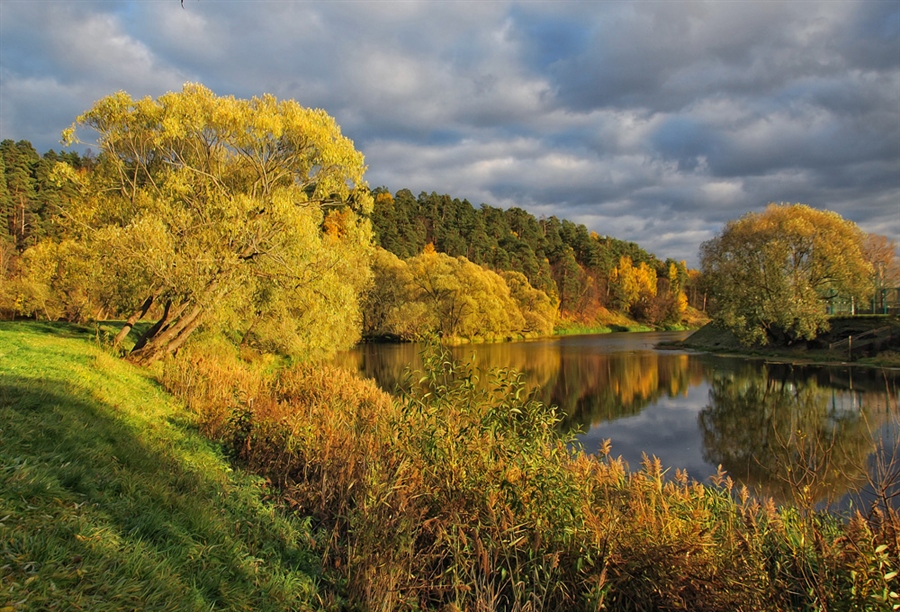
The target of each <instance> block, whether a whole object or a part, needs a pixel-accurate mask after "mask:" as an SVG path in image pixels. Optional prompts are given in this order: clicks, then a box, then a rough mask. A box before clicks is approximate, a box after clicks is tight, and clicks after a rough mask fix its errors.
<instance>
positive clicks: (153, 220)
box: [63, 84, 371, 363]
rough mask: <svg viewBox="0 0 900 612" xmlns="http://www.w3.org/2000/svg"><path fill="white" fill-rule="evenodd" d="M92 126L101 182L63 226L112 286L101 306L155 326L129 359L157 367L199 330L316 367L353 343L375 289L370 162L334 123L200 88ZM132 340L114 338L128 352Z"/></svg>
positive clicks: (99, 118) (141, 104)
mask: <svg viewBox="0 0 900 612" xmlns="http://www.w3.org/2000/svg"><path fill="white" fill-rule="evenodd" d="M79 126H81V127H85V128H90V129H91V130H94V131H95V132H96V134H97V135H98V140H97V143H96V146H98V147H99V150H100V151H101V155H100V165H99V169H98V171H97V172H95V173H94V174H93V175H91V176H90V177H89V178H84V177H74V176H73V177H72V178H73V180H80V181H81V187H82V197H81V198H79V199H78V200H77V201H76V202H74V203H73V204H72V206H70V207H69V209H68V210H67V211H66V214H67V215H68V217H69V219H70V221H71V224H72V228H73V230H74V231H75V232H76V233H78V234H79V239H81V240H83V241H84V242H86V243H87V244H89V245H90V252H91V253H92V257H93V258H94V260H95V262H96V264H97V265H98V266H100V268H101V269H102V270H103V272H104V274H105V275H106V279H107V280H106V283H105V286H106V289H105V299H106V301H107V303H109V304H111V306H112V307H113V308H114V309H115V310H118V311H119V312H121V313H128V314H130V315H131V316H130V317H129V319H128V324H127V325H126V327H125V329H124V330H123V335H124V334H125V333H127V332H128V330H129V328H130V327H131V325H133V324H134V322H135V321H136V320H137V319H138V318H139V317H141V316H142V315H144V314H146V313H147V312H148V310H149V311H150V312H151V313H156V314H157V315H158V316H157V317H156V319H155V320H156V322H155V324H154V325H153V326H152V327H150V328H149V329H148V330H147V331H146V333H144V334H143V335H142V336H141V337H140V338H139V339H138V341H137V343H136V344H135V346H134V348H133V350H132V352H131V353H130V355H129V359H131V360H132V361H135V362H138V363H149V362H151V361H154V360H156V359H158V358H159V357H161V356H163V355H165V354H166V353H169V352H172V351H174V350H176V349H177V348H178V347H180V346H181V345H182V344H183V343H184V342H185V340H186V339H187V338H188V337H189V336H190V335H191V333H192V332H194V331H195V330H196V329H198V328H199V327H200V326H201V325H209V326H216V327H218V328H220V329H222V330H223V331H225V332H227V333H229V334H230V335H231V336H232V337H233V338H235V339H236V340H242V341H244V342H255V343H258V344H260V345H263V346H264V347H265V348H268V349H270V350H278V351H281V352H284V353H288V354H291V355H300V356H311V355H315V354H319V353H325V352H328V351H330V350H333V349H335V348H338V347H343V346H348V345H350V344H352V343H353V342H355V341H356V340H357V338H358V335H359V330H360V319H361V316H360V309H359V304H358V296H359V293H360V292H361V291H362V290H364V289H365V288H366V286H367V284H368V283H369V281H370V272H369V269H368V265H367V260H368V256H369V249H370V248H371V231H370V229H369V226H368V221H366V220H365V219H364V217H363V216H357V213H358V212H367V211H368V210H369V209H370V208H371V197H370V195H369V193H368V190H367V187H366V184H365V182H364V180H363V173H364V171H365V166H364V163H363V156H362V154H361V153H359V152H358V151H356V149H355V148H354V146H353V143H352V142H351V141H350V140H349V139H347V138H345V137H344V136H342V135H341V131H340V128H339V127H338V125H337V124H336V123H335V121H334V119H333V118H332V117H330V116H329V115H327V114H326V113H325V112H324V111H321V110H311V109H307V108H303V107H302V106H300V105H299V104H297V103H296V102H294V101H292V100H287V101H278V100H276V99H275V98H274V97H272V96H270V95H264V96H262V97H259V98H253V99H250V100H242V99H235V98H233V97H217V96H216V95H214V94H213V93H212V92H211V91H210V90H209V89H207V88H205V87H203V86H202V85H196V84H187V85H185V86H184V89H183V90H182V91H181V92H176V93H167V94H165V95H163V96H160V97H159V98H157V99H155V100H154V99H151V98H144V99H141V100H134V99H132V98H131V97H130V96H129V95H128V94H126V93H123V92H120V93H116V94H114V95H111V96H109V97H107V98H104V99H102V100H100V101H99V102H97V103H96V104H95V105H94V107H93V108H91V109H90V110H88V111H87V112H86V113H84V114H83V115H81V116H80V117H79V118H78V119H77V122H76V123H75V124H73V125H72V127H71V128H69V129H68V130H66V131H65V132H64V133H63V138H64V140H66V141H67V142H69V143H71V142H74V141H75V140H76V135H75V134H76V129H77V128H78V127H79ZM120 339H121V338H118V339H117V341H118V340H120Z"/></svg>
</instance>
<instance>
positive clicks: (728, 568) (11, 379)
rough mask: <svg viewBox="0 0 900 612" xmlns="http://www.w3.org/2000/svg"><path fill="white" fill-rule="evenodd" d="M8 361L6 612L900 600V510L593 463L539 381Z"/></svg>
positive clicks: (52, 353)
mask: <svg viewBox="0 0 900 612" xmlns="http://www.w3.org/2000/svg"><path fill="white" fill-rule="evenodd" d="M0 357H2V358H0V376H2V381H3V385H2V387H0V439H2V442H3V444H0V503H2V508H0V517H2V519H0V538H2V539H0V543H2V544H0V555H3V557H2V563H0V567H2V569H3V574H2V582H0V588H2V589H3V590H2V591H0V609H3V610H4V612H5V610H6V609H7V608H9V609H12V610H43V609H50V608H51V605H52V604H57V605H59V606H60V607H64V608H65V607H68V608H72V609H78V608H85V609H87V608H89V609H100V610H103V609H107V610H116V609H133V608H142V609H185V610H200V609H210V608H213V607H215V608H216V609H222V610H242V609H251V608H252V609H261V610H266V609H270V610H280V609H300V610H303V609H326V610H340V609H360V610H362V609H365V610H374V609H385V610H387V609H390V610H473V611H474V610H497V609H506V610H523V609H526V608H527V609H532V610H535V611H539V610H556V609H571V610H589V609H590V610H593V609H600V608H605V609H610V610H626V609H627V610H651V609H704V610H711V611H715V610H723V611H724V610H751V609H753V610H782V609H800V608H805V607H806V608H816V607H819V608H821V607H825V606H827V607H829V609H831V608H834V609H852V608H854V607H855V608H859V609H865V607H866V606H867V605H869V604H872V605H876V606H877V605H887V604H888V599H889V597H890V593H891V592H892V591H898V590H900V589H898V580H897V576H896V574H893V573H892V572H893V569H892V568H896V567H898V566H900V562H898V548H900V545H898V542H897V541H896V531H895V530H896V527H897V526H898V521H900V518H898V517H896V516H895V515H894V514H891V513H890V511H889V512H888V513H887V514H880V515H877V516H874V517H870V518H869V519H867V518H865V517H862V516H857V517H856V518H855V519H853V520H852V521H850V522H843V521H842V520H840V519H838V518H836V517H834V516H831V515H827V514H819V513H816V512H813V511H811V509H810V508H805V507H802V506H800V507H782V508H776V507H775V506H774V504H771V503H765V502H763V503H759V502H758V501H757V500H754V499H751V498H750V496H749V495H745V494H743V493H741V492H740V491H737V490H735V488H734V487H733V483H732V482H731V480H730V479H729V478H728V477H727V475H725V474H720V475H719V477H718V478H717V479H716V480H715V482H714V484H713V485H711V486H706V485H702V484H698V483H696V482H690V481H689V480H688V478H687V477H686V475H684V474H682V473H677V475H676V477H675V478H670V477H668V476H666V468H664V467H663V466H662V465H660V463H659V462H658V461H655V460H653V459H650V458H647V459H646V460H645V462H644V464H643V465H642V466H640V469H638V470H637V471H633V472H632V471H629V470H628V469H627V468H626V466H625V465H624V464H623V462H622V461H621V460H619V459H617V458H615V457H613V456H611V455H610V453H609V452H606V453H601V454H600V455H599V456H588V455H585V454H584V453H579V452H573V451H572V449H571V448H570V447H569V446H568V444H567V443H568V440H566V439H564V438H562V437H560V436H559V434H558V433H557V431H556V429H555V426H554V425H555V422H556V420H557V419H558V416H557V415H556V413H555V411H554V409H552V408H550V407H547V406H545V405H543V404H541V403H540V402H536V401H535V400H533V399H532V398H530V397H529V395H528V394H527V393H525V392H524V387H523V383H522V381H521V379H520V378H519V377H518V375H516V374H515V373H513V372H497V373H495V374H494V376H493V378H492V379H491V382H490V388H488V389H481V388H479V387H478V386H476V385H474V384H473V380H475V379H477V378H478V377H479V376H480V375H481V373H479V372H477V371H475V370H473V369H472V368H471V367H470V366H466V365H463V364H458V363H454V362H453V360H452V359H451V358H449V356H448V354H447V352H446V351H445V350H444V349H442V348H441V347H432V353H431V354H430V356H426V367H425V368H424V370H423V372H422V373H421V381H422V384H423V385H424V388H423V389H422V390H420V391H419V390H417V391H415V392H413V394H410V395H405V396H403V397H391V396H389V395H387V394H385V393H383V392H381V391H379V390H378V389H377V388H375V386H374V384H372V383H371V382H369V381H364V380H361V379H359V378H356V377H355V376H353V375H350V374H349V373H347V372H345V371H341V370H339V369H337V368H333V367H329V366H308V365H306V366H295V367H290V368H279V369H277V370H275V369H273V368H272V367H271V366H272V361H271V359H270V358H268V357H267V356H265V355H251V354H247V353H245V354H239V353H238V351H237V350H236V349H234V348H233V347H230V346H229V345H228V344H227V343H224V342H221V341H219V342H214V341H210V340H209V339H207V341H206V343H195V344H193V345H189V346H187V347H185V348H184V349H183V350H182V351H181V352H180V353H179V355H178V356H177V357H176V358H174V359H170V360H167V361H166V362H165V363H163V364H159V366H158V367H157V368H155V369H154V370H149V371H148V370H144V369H138V368H135V367H133V366H131V365H129V364H127V363H124V362H122V361H121V360H118V359H116V358H115V357H113V356H111V355H110V354H108V353H107V352H106V351H105V350H104V348H103V346H102V342H97V339H96V336H95V335H94V334H92V332H91V330H85V329H83V328H74V327H72V326H58V325H46V324H37V323H15V324H0ZM157 381H158V382H157ZM160 385H162V387H161V386H160ZM164 389H165V390H164ZM166 390H167V391H168V392H167V391H166ZM169 393H172V394H173V395H169ZM201 432H202V433H203V434H204V436H206V437H207V438H208V439H209V440H212V441H213V442H209V441H208V440H206V439H204V438H203V437H201V436H200V435H199V434H200V433H201ZM225 457H227V458H229V461H226V460H225ZM798 499H799V498H798ZM891 529H894V531H891ZM891 534H893V535H891ZM891 538H893V539H891ZM166 597H168V598H169V599H165V598H166ZM54 598H55V599H54ZM129 598H130V599H129ZM876 598H881V599H880V600H876Z"/></svg>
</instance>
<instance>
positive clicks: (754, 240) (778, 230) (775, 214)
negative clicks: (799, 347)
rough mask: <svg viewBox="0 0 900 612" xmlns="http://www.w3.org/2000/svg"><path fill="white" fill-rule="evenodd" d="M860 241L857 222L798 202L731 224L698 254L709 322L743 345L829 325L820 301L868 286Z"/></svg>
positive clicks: (804, 334) (811, 333) (859, 293)
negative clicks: (708, 304)
mask: <svg viewBox="0 0 900 612" xmlns="http://www.w3.org/2000/svg"><path fill="white" fill-rule="evenodd" d="M864 240H865V234H864V233H863V232H862V231H861V230H860V229H859V228H858V227H857V226H856V224H854V223H852V222H850V221H846V220H845V219H843V218H842V217H841V216H840V215H838V214H837V213H835V212H830V211H823V210H817V209H814V208H811V207H809V206H805V205H802V204H791V205H785V204H781V205H780V204H770V205H769V206H768V207H767V208H766V209H765V210H764V211H763V212H762V213H749V214H747V215H745V216H743V217H741V218H740V219H737V220H734V221H730V222H729V223H727V224H726V225H725V228H724V229H723V231H722V233H721V234H720V235H719V236H717V237H715V238H713V239H712V240H710V241H709V242H706V243H704V244H703V245H702V247H701V252H700V257H701V266H702V270H703V273H704V275H705V276H706V277H707V281H708V285H709V287H710V290H711V292H712V297H713V298H714V300H715V304H714V311H713V312H712V315H713V317H714V319H715V320H716V321H717V322H719V323H720V324H722V325H723V326H725V327H726V328H729V329H731V330H732V331H733V332H734V333H735V334H736V335H737V336H738V338H740V340H741V341H742V342H744V343H745V344H748V345H749V344H766V343H769V342H787V343H790V342H793V341H796V340H798V339H801V338H803V339H812V338H815V337H816V335H817V334H819V333H820V332H821V331H823V330H825V329H827V327H828V319H827V317H826V314H825V307H824V303H823V300H824V299H825V298H828V297H831V296H834V295H838V294H840V295H845V296H855V297H857V298H863V297H864V296H866V295H867V294H868V292H869V291H870V284H869V279H870V275H871V265H870V264H869V263H868V262H867V261H866V259H865V257H864V256H863V243H864Z"/></svg>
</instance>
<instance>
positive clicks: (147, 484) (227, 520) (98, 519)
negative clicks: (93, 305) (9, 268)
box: [0, 322, 319, 612]
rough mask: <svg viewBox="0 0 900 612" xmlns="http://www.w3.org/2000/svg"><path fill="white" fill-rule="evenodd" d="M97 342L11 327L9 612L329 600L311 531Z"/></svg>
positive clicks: (5, 357) (6, 375) (2, 374)
mask: <svg viewBox="0 0 900 612" xmlns="http://www.w3.org/2000/svg"><path fill="white" fill-rule="evenodd" d="M93 338H94V331H93V330H92V329H87V328H76V327H72V326H68V325H54V324H47V323H33V322H15V323H10V322H5V323H3V322H0V612H11V611H13V610H132V609H141V610H212V609H216V610H288V609H290V610H296V609H311V608H315V607H318V606H317V602H318V597H317V585H316V580H315V576H316V575H317V571H318V570H317V558H318V556H319V555H317V554H316V553H315V552H314V547H315V542H314V540H313V538H312V536H311V535H310V529H309V527H308V525H307V524H306V523H305V522H303V521H302V520H300V519H297V518H291V517H290V516H289V515H287V514H283V513H281V512H279V511H277V509H275V508H274V507H273V506H272V505H271V504H267V503H264V501H263V499H264V497H265V494H266V488H265V484H264V483H263V482H262V481H260V480H259V479H255V478H253V477H250V476H247V475H244V474H239V473H238V472H235V471H232V470H231V469H230V468H229V467H228V464H227V462H226V461H225V460H224V458H223V457H222V456H221V453H220V452H219V450H218V449H217V447H216V446H215V445H213V444H211V443H210V442H208V441H207V440H206V439H204V438H203V437H201V436H200V434H199V433H198V432H197V431H196V428H195V427H194V424H193V419H192V417H191V416H190V415H189V414H186V413H185V412H184V409H183V408H180V407H179V405H178V404H177V403H176V402H175V401H173V400H172V399H171V397H170V396H168V395H167V394H166V393H165V392H163V391H162V390H161V389H160V388H159V386H158V385H157V383H156V382H154V381H153V380H152V378H150V377H149V376H148V375H147V374H146V373H145V372H144V371H142V370H139V369H137V368H134V367H132V366H130V365H129V364H127V363H125V362H123V361H122V360H120V359H117V358H115V357H113V356H111V355H109V354H107V353H106V352H104V351H103V350H102V349H101V348H100V346H99V345H98V343H97V342H96V341H94V340H93Z"/></svg>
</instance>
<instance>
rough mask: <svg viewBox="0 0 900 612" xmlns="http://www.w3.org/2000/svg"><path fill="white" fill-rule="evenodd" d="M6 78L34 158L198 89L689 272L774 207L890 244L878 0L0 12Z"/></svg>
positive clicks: (895, 177) (893, 212) (892, 219)
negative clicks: (287, 106) (111, 110)
mask: <svg viewBox="0 0 900 612" xmlns="http://www.w3.org/2000/svg"><path fill="white" fill-rule="evenodd" d="M48 5H52V10H47V6H48ZM0 80H2V87H0V137H3V138H14V139H19V138H24V139H28V140H31V141H32V142H33V143H35V146H36V147H37V148H38V149H39V150H45V149H47V148H50V147H58V143H57V139H58V134H59V131H60V130H61V129H62V128H63V127H65V126H66V125H68V124H69V123H71V121H72V120H73V119H74V118H75V116H77V115H78V114H79V113H80V112H82V111H84V110H85V109H86V108H88V107H89V106H90V105H91V104H92V103H93V101H94V100H96V99H98V98H99V97H102V96H104V95H108V94H110V93H112V92H114V91H116V90H119V89H124V90H126V91H128V92H129V93H131V94H132V95H134V96H144V95H151V96H157V95H160V94H162V93H164V92H165V91H168V90H173V89H174V90H177V89H180V87H181V85H182V84H183V83H184V82H185V81H198V82H202V83H204V84H205V85H207V86H209V87H210V88H211V89H213V91H215V92H216V93H218V94H220V95H235V96H239V97H250V96H253V95H258V94H261V93H263V92H269V93H273V94H275V95H276V96H279V97H282V98H294V99H297V100H298V101H299V102H300V103H301V104H304V105H306V106H311V107H319V108H324V109H325V110H326V111H328V112H329V113H330V114H332V115H333V116H334V117H335V118H336V119H337V121H338V123H339V124H340V125H341V127H342V130H343V132H344V133H345V134H346V135H347V136H349V137H350V138H352V139H353V140H354V142H355V143H356V145H357V147H358V148H359V149H360V150H362V151H363V153H364V154H365V155H366V160H367V163H368V166H369V171H368V180H369V182H370V184H371V185H373V186H380V185H385V186H387V187H388V188H390V189H391V190H393V191H396V190H399V189H402V188H409V189H411V190H412V191H413V192H414V193H418V192H419V191H428V192H431V191H437V192H439V193H449V194H451V195H453V196H454V197H459V198H466V199H469V201H470V202H472V203H473V204H475V205H476V206H477V205H478V204H481V203H482V202H484V203H488V204H492V205H497V206H513V205H515V206H520V207H523V208H525V209H526V210H529V211H530V212H532V213H534V214H536V215H539V216H540V215H546V216H549V215H556V216H558V217H562V218H569V219H571V220H574V221H577V222H582V223H585V224H586V225H588V227H589V228H590V229H591V230H593V231H597V232H598V233H600V234H608V235H613V236H615V237H618V238H622V239H625V240H633V241H636V242H638V243H639V244H641V246H643V247H644V248H646V249H648V250H650V251H653V252H655V253H657V255H659V256H661V257H675V258H677V259H686V260H688V262H689V263H691V264H693V265H696V263H697V252H698V248H699V244H700V242H702V241H703V240H706V239H709V238H711V237H712V236H713V235H715V233H716V232H717V231H719V230H720V229H721V227H722V225H723V224H724V223H725V222H726V221H727V220H729V219H733V218H736V217H738V216H741V215H743V214H744V213H746V212H749V211H751V210H760V209H762V208H763V207H764V206H765V204H766V203H767V202H769V201H790V202H804V203H808V204H810V205H813V206H818V207H822V208H828V209H831V210H836V211H837V212H839V213H840V214H842V215H844V216H845V217H846V218H849V219H851V220H853V221H856V222H857V223H859V224H860V226H861V227H862V228H863V229H865V230H866V231H872V232H877V233H882V234H885V235H888V236H889V237H891V238H893V239H895V240H898V241H900V5H898V4H897V3H896V2H861V1H860V2H829V1H824V0H823V1H821V2H803V3H776V2H755V1H750V0H747V1H738V2H727V3H726V2H677V1H673V2H665V3H607V2H591V3H530V2H521V3H520V2H489V3H471V2H427V1H404V2H399V1H398V2H391V1H387V2H333V3H328V2H294V1H279V2H274V1H272V2H251V1H246V2H244V1H235V2H212V1H209V2H207V1H204V2H190V1H189V2H186V3H185V9H182V8H181V7H180V4H179V3H178V2H175V1H174V0H172V1H171V2H126V1H119V2H100V1H97V2H77V3H76V2H62V1H58V2H57V1H53V0H51V1H47V2H40V3H33V2H32V3H26V2H3V3H0Z"/></svg>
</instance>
